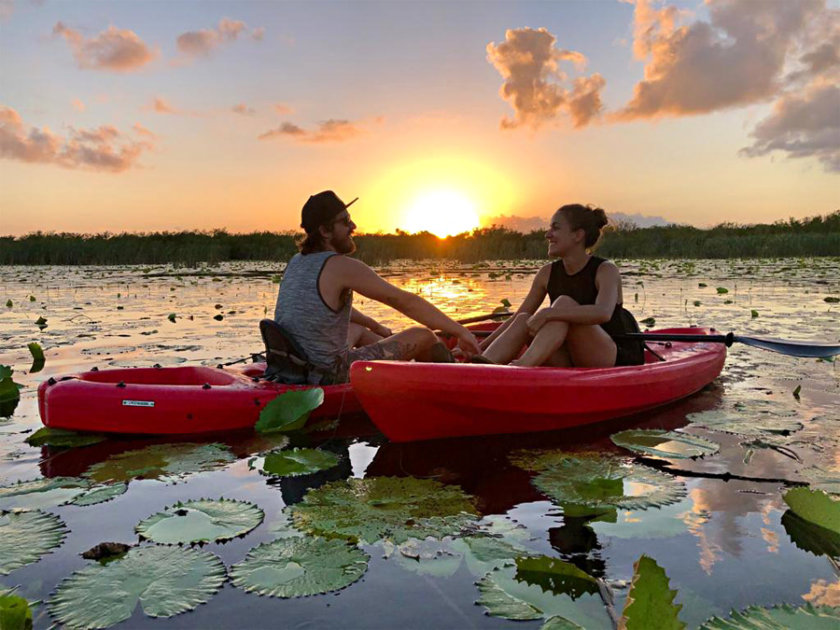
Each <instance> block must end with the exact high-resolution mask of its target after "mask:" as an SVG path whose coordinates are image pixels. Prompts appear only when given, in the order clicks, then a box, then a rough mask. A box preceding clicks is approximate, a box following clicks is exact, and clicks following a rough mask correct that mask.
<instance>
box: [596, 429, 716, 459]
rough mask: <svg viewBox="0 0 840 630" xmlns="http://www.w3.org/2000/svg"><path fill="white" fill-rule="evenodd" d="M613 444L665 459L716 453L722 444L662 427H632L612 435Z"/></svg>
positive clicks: (688, 457) (687, 457)
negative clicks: (664, 429)
mask: <svg viewBox="0 0 840 630" xmlns="http://www.w3.org/2000/svg"><path fill="white" fill-rule="evenodd" d="M610 439H611V440H612V442H613V444H615V445H616V446H620V447H622V448H626V449H627V450H630V451H633V452H634V453H642V454H644V455H655V456H656V457H663V458H665V459H690V458H693V457H704V456H706V455H714V454H715V453H717V452H718V451H719V450H720V445H719V444H716V443H714V442H711V441H709V440H706V439H704V438H701V437H698V436H696V435H688V434H686V433H678V432H677V431H662V430H660V429H631V430H629V431H620V432H619V433H614V434H612V435H611V436H610Z"/></svg>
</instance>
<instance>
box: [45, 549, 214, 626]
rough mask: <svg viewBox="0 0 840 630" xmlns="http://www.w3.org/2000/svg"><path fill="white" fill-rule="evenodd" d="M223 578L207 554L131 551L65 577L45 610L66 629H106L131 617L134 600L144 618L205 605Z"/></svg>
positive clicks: (151, 550) (172, 551)
mask: <svg viewBox="0 0 840 630" xmlns="http://www.w3.org/2000/svg"><path fill="white" fill-rule="evenodd" d="M225 575H226V572H225V565H224V564H222V561H221V560H219V559H218V558H217V557H216V556H214V555H213V554H212V553H209V552H207V551H200V550H198V549H192V548H184V547H158V546H152V547H136V548H134V549H131V550H130V551H129V552H128V553H127V554H126V555H125V556H123V557H122V558H120V559H118V560H115V561H113V562H110V563H108V564H106V565H104V566H103V565H100V564H93V565H90V566H87V567H84V568H83V569H80V570H79V571H76V572H75V573H73V574H72V575H71V576H70V577H68V578H65V579H64V581H62V582H61V584H59V585H58V588H57V589H56V591H55V594H54V595H53V597H52V599H51V600H50V601H49V608H50V612H51V613H52V614H53V616H54V617H55V618H56V619H57V620H58V621H59V622H60V623H62V624H65V625H67V626H70V627H71V628H108V627H110V626H113V625H114V624H117V623H119V622H120V621H125V620H126V619H128V618H129V617H131V614H132V613H133V612H134V609H135V608H136V607H137V603H138V602H139V603H140V605H141V606H142V608H143V612H145V613H146V614H147V615H149V616H150V617H172V616H174V615H178V614H180V613H183V612H187V611H188V610H193V609H194V608H195V607H196V606H198V605H199V604H204V603H206V602H207V601H208V600H209V599H210V598H211V597H212V596H213V595H214V594H215V593H216V591H218V590H219V588H220V587H221V586H222V584H223V583H224V581H225Z"/></svg>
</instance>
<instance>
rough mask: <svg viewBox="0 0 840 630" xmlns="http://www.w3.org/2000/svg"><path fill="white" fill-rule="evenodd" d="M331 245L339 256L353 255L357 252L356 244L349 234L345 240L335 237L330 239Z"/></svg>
mask: <svg viewBox="0 0 840 630" xmlns="http://www.w3.org/2000/svg"><path fill="white" fill-rule="evenodd" d="M330 245H332V248H333V249H334V250H335V251H337V252H338V253H339V254H352V253H353V252H355V251H356V242H355V241H354V240H353V237H352V236H350V235H349V234H348V235H347V236H345V237H344V238H336V237H335V236H333V237H332V238H331V239H330Z"/></svg>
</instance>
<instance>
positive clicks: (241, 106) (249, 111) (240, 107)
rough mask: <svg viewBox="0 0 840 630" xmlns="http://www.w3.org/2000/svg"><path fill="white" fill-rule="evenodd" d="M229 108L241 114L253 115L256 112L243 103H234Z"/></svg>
mask: <svg viewBox="0 0 840 630" xmlns="http://www.w3.org/2000/svg"><path fill="white" fill-rule="evenodd" d="M230 110H231V111H232V112H234V113H235V114H241V115H242V116H253V115H254V114H256V113H257V110H255V109H254V108H253V107H248V106H247V105H246V104H245V103H239V104H237V105H234V106H233V107H231V108H230Z"/></svg>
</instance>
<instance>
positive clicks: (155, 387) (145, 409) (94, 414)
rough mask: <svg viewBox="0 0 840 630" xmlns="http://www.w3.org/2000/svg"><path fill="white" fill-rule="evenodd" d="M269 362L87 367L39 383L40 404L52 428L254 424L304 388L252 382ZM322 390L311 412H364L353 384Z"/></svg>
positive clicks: (175, 431)
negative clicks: (279, 400) (270, 405)
mask: <svg viewBox="0 0 840 630" xmlns="http://www.w3.org/2000/svg"><path fill="white" fill-rule="evenodd" d="M264 369H265V364H260V363H255V364H252V365H249V366H248V367H246V368H243V369H239V370H224V369H221V368H211V367H204V366H195V367H167V368H126V369H114V370H101V371H91V372H82V373H79V374H73V375H69V376H64V377H59V378H57V379H50V380H49V381H45V382H43V383H41V385H40V386H39V387H38V409H39V412H40V414H41V421H42V422H43V424H44V425H45V426H47V427H51V428H55V429H68V430H72V431H93V432H97V433H126V434H141V435H191V434H197V433H215V432H219V431H234V430H238V429H247V428H250V427H253V426H254V424H255V423H256V421H257V420H258V419H259V415H260V412H261V411H262V410H263V408H264V407H265V406H266V405H267V404H268V403H269V402H271V401H272V400H274V399H275V398H276V397H277V396H279V395H280V394H282V393H284V392H286V391H290V390H295V389H306V387H305V386H295V385H284V384H278V383H270V382H267V381H263V380H254V378H255V377H257V376H259V375H261V374H262V373H263V370H264ZM322 389H323V390H324V404H323V405H321V406H320V407H318V408H317V409H316V410H314V411H313V412H312V414H311V417H313V418H318V417H337V416H339V415H341V414H347V413H353V412H358V411H360V410H361V406H360V405H359V402H358V400H357V399H356V397H355V395H354V394H353V389H352V387H351V385H350V384H349V383H346V384H343V385H330V386H326V387H323V388H322Z"/></svg>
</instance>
